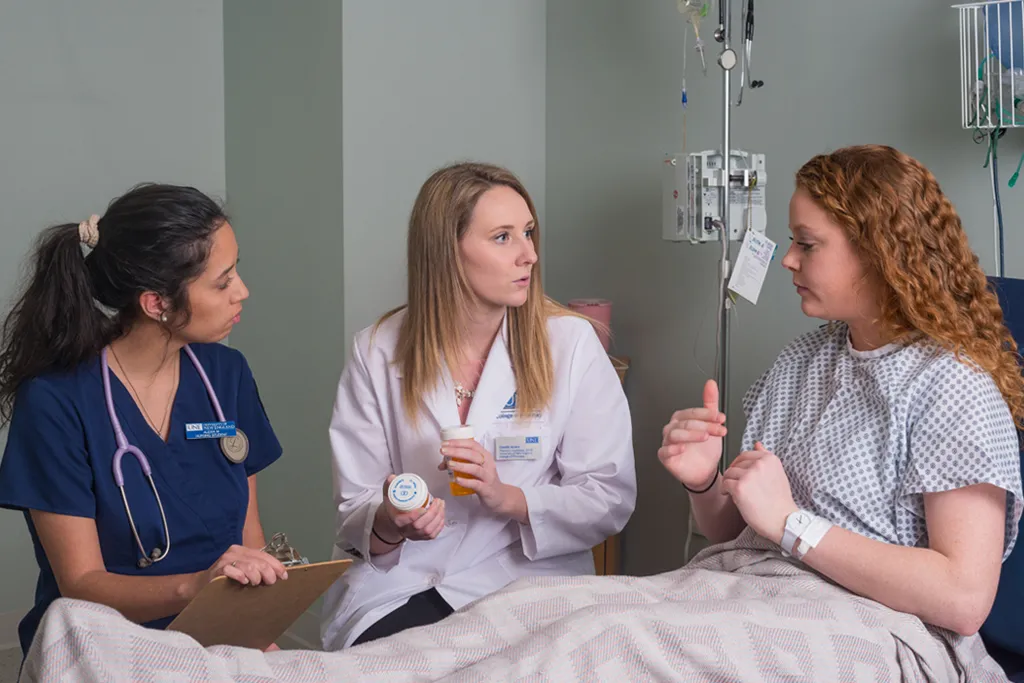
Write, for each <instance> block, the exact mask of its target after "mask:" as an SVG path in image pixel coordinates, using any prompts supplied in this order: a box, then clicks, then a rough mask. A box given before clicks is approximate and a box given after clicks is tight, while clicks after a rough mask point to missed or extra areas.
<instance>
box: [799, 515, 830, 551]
mask: <svg viewBox="0 0 1024 683" xmlns="http://www.w3.org/2000/svg"><path fill="white" fill-rule="evenodd" d="M832 527H833V524H832V522H830V521H828V520H827V519H824V518H822V517H815V518H814V520H813V521H811V523H810V525H808V527H807V529H806V530H805V531H804V532H803V533H802V534H800V538H798V539H797V542H796V543H794V544H793V556H794V557H795V558H796V559H798V560H801V561H802V560H803V559H804V556H805V555H806V554H807V553H809V552H811V550H813V549H814V548H815V547H817V545H818V544H819V543H821V539H823V538H825V534H827V533H828V531H829V529H831V528H832Z"/></svg>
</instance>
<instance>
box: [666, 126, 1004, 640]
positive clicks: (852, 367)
mask: <svg viewBox="0 0 1024 683" xmlns="http://www.w3.org/2000/svg"><path fill="white" fill-rule="evenodd" d="M789 218H790V220H789V222H790V226H789V227H790V230H791V231H792V240H793V242H792V245H791V246H790V248H789V250H788V252H787V253H786V255H785V257H784V258H783V260H782V265H783V266H784V267H785V268H787V269H788V270H789V271H790V272H791V273H792V278H793V284H794V285H795V286H796V288H797V293H798V294H799V296H800V299H801V307H802V309H803V312H804V313H805V314H806V315H808V316H810V317H813V318H821V319H824V320H827V321H829V322H828V323H827V324H826V325H824V326H822V327H821V328H819V329H817V330H815V331H813V332H811V333H809V334H806V335H804V336H802V337H800V338H799V339H797V340H796V341H794V342H793V343H791V344H790V345H789V346H788V347H787V348H786V349H785V350H784V351H782V353H781V354H780V355H779V357H778V359H777V360H776V361H775V363H774V365H773V366H772V367H771V368H770V369H769V370H768V371H767V372H765V373H764V375H763V376H762V377H761V378H760V379H759V380H758V381H757V382H756V383H755V384H754V386H753V387H752V388H751V389H750V391H749V393H748V394H747V395H746V398H745V400H744V408H745V411H746V413H747V427H746V432H745V435H744V438H743V444H742V452H741V453H740V454H739V455H738V456H737V457H736V458H735V459H734V460H733V461H732V463H731V464H730V465H729V467H728V468H727V469H726V470H725V471H724V473H722V474H721V475H719V469H718V462H719V457H720V455H721V452H722V438H721V437H722V436H723V435H724V434H725V429H726V423H725V415H724V414H723V413H721V412H720V410H719V406H718V390H717V387H716V386H715V384H714V383H713V382H709V383H708V385H707V386H706V387H705V391H704V406H703V407H702V408H696V409H689V410H683V411H680V412H678V413H676V414H675V415H674V416H673V418H672V420H671V422H670V423H669V424H668V425H666V427H665V429H664V431H663V444H662V447H661V449H660V451H659V458H660V459H661V461H662V463H663V465H664V466H665V467H666V468H667V469H668V470H669V472H671V473H672V475H673V476H675V478H676V479H678V480H679V481H680V482H682V484H683V485H684V486H685V487H686V489H687V490H688V491H689V496H690V503H691V505H692V509H693V513H694V515H695V519H696V522H697V524H698V526H699V527H700V529H701V531H702V532H703V533H704V535H705V536H707V537H708V538H709V539H711V540H712V541H714V542H723V541H727V540H730V539H733V538H736V537H737V536H738V535H739V534H740V532H741V531H742V530H743V529H744V528H745V527H747V526H749V527H750V528H752V529H753V531H755V532H757V534H759V535H760V536H762V537H764V538H765V539H768V540H769V541H772V542H774V543H776V544H779V545H780V546H781V547H782V549H783V550H784V551H786V552H787V553H789V554H791V555H793V556H794V557H795V558H796V559H798V560H799V561H801V562H803V563H805V564H806V565H807V566H809V567H810V568H812V569H814V570H817V571H818V572H820V573H821V574H824V575H825V576H827V577H829V578H831V579H832V580H834V581H835V582H836V583H838V584H840V585H842V586H844V587H845V588H847V589H849V590H850V591H852V592H853V593H856V594H859V595H862V596H865V597H868V598H870V599H872V600H875V601H877V602H878V603H882V604H883V605H885V606H887V607H889V608H891V609H893V610H897V611H899V612H904V613H909V614H911V615H915V616H917V617H919V618H920V619H921V620H922V621H923V622H925V623H927V624H931V625H933V626H937V627H940V628H942V629H947V630H948V631H950V632H954V633H957V634H962V635H964V636H970V635H971V634H974V633H976V632H977V631H978V629H979V627H980V626H981V624H982V623H983V621H984V620H985V618H986V616H987V614H988V612H989V610H990V608H991V606H992V603H993V599H994V596H995V593H996V587H997V582H998V579H999V572H1000V565H1001V562H1002V560H1003V559H1004V558H1005V557H1006V556H1007V555H1008V554H1009V553H1010V551H1011V550H1012V548H1013V546H1014V543H1015V541H1016V534H1017V524H1018V521H1019V519H1020V515H1021V507H1022V496H1021V475H1020V464H1019V463H1020V459H1019V447H1018V440H1017V432H1016V429H1015V424H1014V423H1015V421H1016V423H1017V424H1018V425H1019V424H1021V421H1022V419H1024V387H1022V378H1021V370H1020V367H1019V366H1018V362H1017V355H1016V353H1015V349H1016V346H1015V345H1014V342H1013V340H1012V339H1011V338H1010V336H1009V333H1008V331H1007V329H1006V328H1005V327H1004V325H1003V323H1002V316H1001V311H1000V308H999V304H998V302H997V299H996V297H995V295H994V294H993V293H992V292H991V291H990V290H989V289H988V286H987V280H986V277H985V274H984V273H983V272H982V270H981V268H980V267H979V265H978V261H977V258H976V257H975V255H974V254H973V253H972V252H971V251H970V248H969V247H968V243H967V238H966V235H965V233H964V230H963V228H962V227H961V224H960V219H959V218H958V216H957V214H956V212H955V210H954V208H953V206H952V204H951V203H950V201H949V200H948V199H947V198H946V197H945V195H943V193H942V191H941V190H940V188H939V185H938V183H937V181H936V180H935V178H934V177H933V176H932V175H931V174H930V173H929V172H928V171H927V170H926V169H925V168H923V167H922V166H921V165H920V164H919V163H917V162H916V161H914V160H913V159H911V158H909V157H907V156H906V155H904V154H901V153H900V152H898V151H895V150H893V149H890V148H886V147H880V146H865V147H854V148H848V149H841V150H838V151H836V152H834V153H832V154H827V155H821V156H817V157H815V158H813V159H812V160H811V161H809V162H808V163H807V164H806V165H805V166H804V167H803V168H802V169H801V170H800V171H799V173H798V174H797V182H796V191H795V193H794V194H793V197H792V200H791V202H790V216H789ZM723 494H724V495H723Z"/></svg>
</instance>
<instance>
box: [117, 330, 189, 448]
mask: <svg viewBox="0 0 1024 683" xmlns="http://www.w3.org/2000/svg"><path fill="white" fill-rule="evenodd" d="M110 352H111V353H113V354H114V360H116V361H117V367H119V368H121V374H123V375H124V378H125V380H127V381H128V387H129V388H130V389H131V390H132V394H133V395H134V396H135V400H136V401H137V402H138V404H139V407H140V408H142V414H143V415H145V416H146V421H147V422H148V423H149V426H150V427H151V428H152V429H153V430H154V431H155V432H156V433H157V435H159V436H160V438H161V439H162V438H163V437H164V426H165V425H166V424H167V418H168V417H169V416H170V413H171V404H172V403H174V395H175V394H176V393H177V391H178V374H177V373H176V374H175V377H174V386H173V387H172V388H171V395H170V398H169V399H168V401H167V407H166V408H164V418H163V420H162V421H161V422H160V427H159V428H157V426H156V420H154V419H153V418H152V417H150V415H149V411H148V410H146V404H145V403H143V402H142V397H141V396H139V392H138V391H136V390H135V385H134V384H132V380H131V377H129V376H128V371H127V370H125V369H124V365H123V364H122V363H121V359H120V358H118V357H117V351H114V347H113V346H111V347H110Z"/></svg>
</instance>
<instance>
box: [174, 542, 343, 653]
mask: <svg viewBox="0 0 1024 683" xmlns="http://www.w3.org/2000/svg"><path fill="white" fill-rule="evenodd" d="M351 564H352V560H332V561H330V562H317V563H315V564H302V565H294V566H291V567H288V578H287V579H286V580H284V581H280V580H279V581H278V582H277V583H275V584H273V585H260V586H247V585H243V584H240V583H238V582H237V581H232V580H231V579H229V578H227V577H224V576H218V577H217V578H216V579H214V580H213V581H211V582H210V583H209V584H207V585H206V587H205V588H203V590H201V591H200V592H199V594H198V595H197V596H196V597H195V598H193V599H192V602H190V603H189V604H188V605H187V606H186V607H185V609H183V610H182V611H181V613H180V614H179V615H178V616H177V617H176V618H175V619H174V621H172V622H171V623H170V625H169V626H168V627H167V630H169V631H179V632H181V633H185V634H187V635H189V636H192V637H193V638H195V639H196V640H197V641H198V642H199V644H200V645H202V646H203V647H210V646H211V645H237V646H239V647H250V648H256V649H260V650H265V649H266V648H268V647H270V645H271V644H272V643H273V642H274V641H276V640H277V639H278V638H280V637H281V635H282V634H283V633H284V632H285V631H286V630H287V629H288V627H289V626H291V625H292V624H294V623H295V621H296V619H298V618H299V616H301V615H302V613H303V612H305V611H306V610H307V609H309V606H310V605H312V604H313V602H314V601H316V599H317V598H319V597H320V596H321V595H323V593H324V592H325V591H326V590H327V589H328V588H330V586H331V584H332V583H334V582H335V581H337V580H338V577H340V576H341V575H342V574H344V573H345V570H346V569H348V568H349V565H351Z"/></svg>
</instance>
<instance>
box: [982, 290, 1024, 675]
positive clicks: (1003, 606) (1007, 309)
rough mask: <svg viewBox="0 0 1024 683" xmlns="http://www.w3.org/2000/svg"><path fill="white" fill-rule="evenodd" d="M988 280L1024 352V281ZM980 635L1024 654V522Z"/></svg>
mask: <svg viewBox="0 0 1024 683" xmlns="http://www.w3.org/2000/svg"><path fill="white" fill-rule="evenodd" d="M989 280H990V281H991V282H992V284H993V286H994V287H995V290H996V294H997V295H998V296H999V304H1000V306H1001V307H1002V309H1003V320H1004V321H1005V323H1006V326H1007V327H1008V328H1009V330H1010V334H1011V335H1013V338H1014V339H1015V340H1016V341H1017V345H1018V347H1020V348H1021V349H1022V351H1021V352H1022V353H1024V280H1015V279H1013V278H1005V277H991V278H989ZM1022 465H1024V454H1022ZM981 634H982V636H983V637H984V639H985V640H986V641H987V642H990V643H994V644H996V645H998V646H999V647H1002V648H1004V649H1006V650H1010V651H1011V652H1016V653H1017V654H1020V655H1024V520H1021V523H1020V526H1019V527H1018V535H1017V544H1016V546H1014V549H1013V552H1012V553H1011V554H1010V557H1008V558H1007V559H1006V562H1004V563H1003V571H1002V573H1001V574H1000V577H999V592H998V593H997V594H996V601H995V604H994V605H993V606H992V612H991V614H989V617H988V620H987V621H986V622H985V624H984V626H982V627H981Z"/></svg>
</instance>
